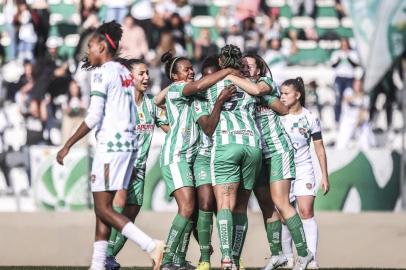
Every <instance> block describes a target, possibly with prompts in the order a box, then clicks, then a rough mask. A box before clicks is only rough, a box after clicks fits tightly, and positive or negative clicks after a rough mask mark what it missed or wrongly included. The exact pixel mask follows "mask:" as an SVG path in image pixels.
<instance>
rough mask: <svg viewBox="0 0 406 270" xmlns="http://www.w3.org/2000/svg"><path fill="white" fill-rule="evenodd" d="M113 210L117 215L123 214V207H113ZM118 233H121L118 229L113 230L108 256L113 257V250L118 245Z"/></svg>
mask: <svg viewBox="0 0 406 270" xmlns="http://www.w3.org/2000/svg"><path fill="white" fill-rule="evenodd" d="M113 209H114V210H115V211H116V212H117V213H120V214H121V213H123V207H118V206H113ZM118 233H119V232H118V231H117V230H116V229H114V228H113V227H112V228H111V232H110V237H109V241H108V246H107V256H113V249H114V246H115V244H116V237H117V234H118Z"/></svg>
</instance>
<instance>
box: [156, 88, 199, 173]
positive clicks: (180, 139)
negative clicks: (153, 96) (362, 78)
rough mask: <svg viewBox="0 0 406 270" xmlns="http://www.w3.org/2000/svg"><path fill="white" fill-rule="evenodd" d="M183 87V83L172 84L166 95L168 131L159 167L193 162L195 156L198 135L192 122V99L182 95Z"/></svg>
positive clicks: (195, 125)
mask: <svg viewBox="0 0 406 270" xmlns="http://www.w3.org/2000/svg"><path fill="white" fill-rule="evenodd" d="M185 85H186V83H185V82H175V83H172V84H171V85H170V86H169V90H168V93H167V95H166V102H165V105H166V115H167V118H168V121H169V126H170V130H169V132H168V133H167V134H166V137H165V143H164V145H163V146H162V152H161V159H160V161H161V166H165V165H168V164H171V163H177V162H179V161H186V162H193V161H194V159H195V157H196V154H197V141H198V137H199V133H198V127H197V124H196V122H195V121H194V120H193V106H192V103H193V97H186V96H184V95H183V88H184V87H185Z"/></svg>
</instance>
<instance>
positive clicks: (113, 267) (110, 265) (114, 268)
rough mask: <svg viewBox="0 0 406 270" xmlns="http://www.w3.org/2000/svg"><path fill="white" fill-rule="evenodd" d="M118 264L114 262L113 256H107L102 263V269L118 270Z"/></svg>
mask: <svg viewBox="0 0 406 270" xmlns="http://www.w3.org/2000/svg"><path fill="white" fill-rule="evenodd" d="M120 266H121V265H120V264H119V263H118V262H117V261H116V258H115V257H114V256H107V257H106V261H105V263H104V267H105V269H106V270H118V269H120Z"/></svg>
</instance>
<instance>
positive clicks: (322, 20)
mask: <svg viewBox="0 0 406 270" xmlns="http://www.w3.org/2000/svg"><path fill="white" fill-rule="evenodd" d="M316 25H317V27H319V28H323V29H335V28H338V27H339V26H340V22H339V21H338V19H337V18H335V17H318V18H317V19H316Z"/></svg>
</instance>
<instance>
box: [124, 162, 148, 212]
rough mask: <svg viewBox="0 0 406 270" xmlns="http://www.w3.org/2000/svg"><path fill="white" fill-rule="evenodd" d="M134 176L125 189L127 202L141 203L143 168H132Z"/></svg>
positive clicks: (142, 196) (142, 195)
mask: <svg viewBox="0 0 406 270" xmlns="http://www.w3.org/2000/svg"><path fill="white" fill-rule="evenodd" d="M134 173H135V177H132V179H131V182H130V185H129V186H128V189H127V204H132V205H133V204H136V205H140V206H141V205H142V200H143V198H144V180H145V168H144V169H142V168H134Z"/></svg>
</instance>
